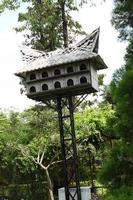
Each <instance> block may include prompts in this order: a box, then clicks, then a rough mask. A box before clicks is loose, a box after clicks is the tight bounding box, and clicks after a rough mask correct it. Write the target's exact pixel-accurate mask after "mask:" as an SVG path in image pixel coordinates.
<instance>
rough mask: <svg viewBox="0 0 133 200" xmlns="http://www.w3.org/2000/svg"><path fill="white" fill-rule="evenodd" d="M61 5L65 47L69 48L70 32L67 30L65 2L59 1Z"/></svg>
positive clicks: (63, 0)
mask: <svg viewBox="0 0 133 200" xmlns="http://www.w3.org/2000/svg"><path fill="white" fill-rule="evenodd" d="M59 4H60V7H61V15H62V30H63V40H64V47H65V48H66V47H68V30H67V18H66V11H65V0H59Z"/></svg>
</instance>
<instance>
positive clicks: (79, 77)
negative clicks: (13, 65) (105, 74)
mask: <svg viewBox="0 0 133 200" xmlns="http://www.w3.org/2000/svg"><path fill="white" fill-rule="evenodd" d="M98 40H99V29H97V30H95V31H94V32H92V33H91V34H90V35H87V36H86V37H85V38H84V39H83V40H82V41H80V42H79V43H78V44H76V45H75V46H72V47H68V48H64V49H61V50H56V51H51V52H43V51H37V50H33V49H28V48H26V47H25V48H23V49H22V50H21V52H22V57H23V61H24V63H25V66H24V67H23V68H22V69H21V70H19V71H18V72H17V73H16V75H17V76H19V77H21V78H22V79H23V80H24V82H25V86H26V94H27V97H29V98H31V99H34V100H37V101H44V100H50V99H55V98H57V96H62V97H65V96H68V95H72V96H76V95H82V94H89V93H92V92H96V91H98V77H97V70H100V69H105V68H107V66H106V64H105V63H104V61H103V59H102V58H101V57H100V56H99V55H98Z"/></svg>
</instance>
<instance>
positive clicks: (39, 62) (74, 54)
mask: <svg viewBox="0 0 133 200" xmlns="http://www.w3.org/2000/svg"><path fill="white" fill-rule="evenodd" d="M98 40H99V28H98V29H96V30H95V31H93V32H92V33H91V34H90V35H87V36H86V37H85V38H84V39H83V40H81V41H80V42H79V43H78V44H76V45H75V46H72V47H68V48H65V49H60V50H55V51H51V52H44V51H37V50H34V49H30V48H27V47H23V48H22V49H21V54H22V60H23V62H24V67H23V68H22V69H20V70H19V71H18V72H16V73H15V74H16V75H17V76H20V77H25V74H26V72H30V71H35V70H39V69H43V68H47V67H52V66H58V65H63V64H68V63H73V62H77V61H82V60H89V59H91V60H94V61H96V68H97V70H99V69H105V68H107V66H106V64H105V63H104V61H103V59H102V58H101V57H100V56H99V55H98Z"/></svg>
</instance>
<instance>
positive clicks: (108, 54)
mask: <svg viewBox="0 0 133 200" xmlns="http://www.w3.org/2000/svg"><path fill="white" fill-rule="evenodd" d="M98 2H99V1H98ZM22 9H23V10H24V7H23V8H22ZM112 9H113V3H112V0H108V1H106V3H102V4H101V3H97V5H96V6H95V7H89V6H88V5H84V6H83V8H82V9H79V11H78V12H77V13H73V14H72V15H73V17H74V19H75V20H77V21H79V22H80V24H81V25H82V27H83V30H84V31H86V33H91V32H92V31H93V30H95V29H96V28H98V27H100V38H99V39H100V40H99V54H100V56H101V57H102V58H103V59H104V61H105V63H106V64H107V66H108V69H106V70H104V71H101V73H104V74H105V80H104V81H105V84H109V82H110V81H111V76H112V73H113V72H114V71H115V70H116V69H118V68H119V67H121V66H122V65H123V64H124V59H123V58H124V54H125V49H126V43H124V42H123V43H122V42H120V41H118V39H117V38H118V32H117V31H116V30H115V29H114V27H112V25H111V22H110V20H111V12H112ZM19 11H20V10H19ZM19 11H17V12H14V11H5V12H4V13H2V14H1V16H0V70H1V72H0V95H1V97H0V109H2V110H8V109H12V108H13V109H16V110H18V111H22V110H23V109H25V108H28V107H30V106H32V105H34V104H35V102H34V101H32V100H30V99H28V98H27V97H26V96H25V95H22V94H20V87H21V86H20V84H19V82H20V80H19V78H18V77H16V76H15V75H14V73H15V72H16V71H17V70H18V69H20V68H22V65H23V63H22V61H21V55H20V49H19V46H20V45H21V44H22V41H23V36H22V34H19V33H16V32H15V31H14V30H13V28H14V27H16V26H17V16H18V12H19Z"/></svg>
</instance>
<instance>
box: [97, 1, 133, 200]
mask: <svg viewBox="0 0 133 200" xmlns="http://www.w3.org/2000/svg"><path fill="white" fill-rule="evenodd" d="M132 22H133V7H132V3H131V1H123V0H117V1H115V9H114V13H113V23H114V25H115V27H116V29H118V31H119V32H120V38H122V39H126V40H128V42H129V45H128V47H127V52H126V56H125V61H126V64H125V66H124V67H123V68H121V69H120V70H118V71H117V72H116V73H115V74H114V76H113V79H112V82H111V93H112V95H113V101H114V102H115V110H116V116H117V123H116V125H115V126H114V128H113V129H114V133H115V135H116V136H117V137H118V138H119V140H117V141H116V143H115V145H114V147H113V149H112V150H111V151H110V154H109V155H108V160H107V162H105V164H104V167H103V169H102V170H101V174H100V180H101V181H102V183H104V184H109V185H111V187H113V189H114V190H115V189H116V188H117V189H119V191H121V187H123V186H124V187H125V189H124V191H125V190H126V187H131V186H132V184H133V181H132V180H133V177H132V170H133V158H132V154H133V148H132V144H133V122H132V118H133V105H132V102H133V92H132V87H133V54H132V47H133V40H132V35H133V23H132ZM127 190H128V188H127ZM117 192H118V191H117ZM117 192H116V194H115V195H114V198H113V199H118V198H119V197H118V195H117ZM120 198H121V197H120ZM127 198H128V195H127V196H126V195H125V197H124V199H127Z"/></svg>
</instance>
